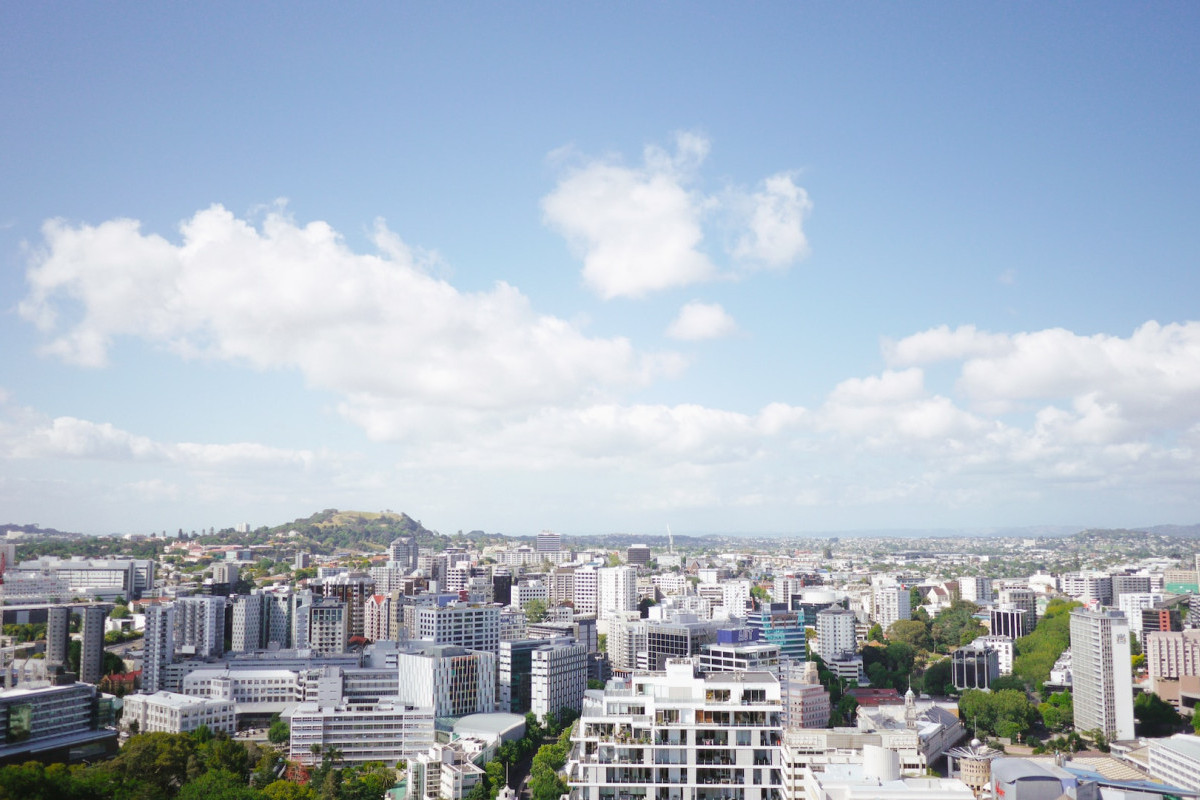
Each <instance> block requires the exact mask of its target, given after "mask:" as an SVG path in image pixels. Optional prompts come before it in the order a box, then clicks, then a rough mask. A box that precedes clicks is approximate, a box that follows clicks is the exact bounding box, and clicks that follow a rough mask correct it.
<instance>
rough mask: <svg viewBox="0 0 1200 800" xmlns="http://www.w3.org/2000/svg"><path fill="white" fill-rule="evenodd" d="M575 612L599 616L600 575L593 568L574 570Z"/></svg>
mask: <svg viewBox="0 0 1200 800" xmlns="http://www.w3.org/2000/svg"><path fill="white" fill-rule="evenodd" d="M574 583H575V612H576V613H578V614H596V615H597V616H599V599H600V598H599V593H600V573H599V571H598V570H597V569H596V568H595V567H580V568H579V569H577V570H575V575H574Z"/></svg>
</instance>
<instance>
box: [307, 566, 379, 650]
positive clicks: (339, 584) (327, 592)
mask: <svg viewBox="0 0 1200 800" xmlns="http://www.w3.org/2000/svg"><path fill="white" fill-rule="evenodd" d="M313 585H314V586H315V590H316V591H317V592H319V593H320V595H321V596H322V597H331V598H333V599H335V600H340V601H341V602H343V603H345V605H346V613H347V616H348V619H347V621H346V625H347V630H348V631H349V635H350V636H362V635H363V633H364V626H363V606H364V605H366V602H367V598H368V597H370V596H371V595H373V594H375V579H374V578H372V577H371V576H370V575H368V574H367V573H365V572H347V573H343V574H341V575H334V576H333V577H331V578H326V579H325V580H323V581H320V582H318V583H315V584H313Z"/></svg>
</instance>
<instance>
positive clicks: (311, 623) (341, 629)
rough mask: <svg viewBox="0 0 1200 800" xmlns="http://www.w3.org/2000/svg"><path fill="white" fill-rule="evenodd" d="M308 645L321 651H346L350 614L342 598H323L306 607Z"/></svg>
mask: <svg viewBox="0 0 1200 800" xmlns="http://www.w3.org/2000/svg"><path fill="white" fill-rule="evenodd" d="M305 611H306V612H307V614H306V616H307V617H308V626H307V627H308V646H309V647H311V648H312V649H313V650H316V651H318V652H321V653H344V652H345V651H346V643H347V642H348V641H349V639H350V619H349V617H350V614H349V611H348V610H347V609H346V604H345V603H343V602H342V601H340V600H331V599H329V598H322V599H320V600H317V601H315V602H314V603H313V604H312V605H311V606H309V607H308V608H307V609H305Z"/></svg>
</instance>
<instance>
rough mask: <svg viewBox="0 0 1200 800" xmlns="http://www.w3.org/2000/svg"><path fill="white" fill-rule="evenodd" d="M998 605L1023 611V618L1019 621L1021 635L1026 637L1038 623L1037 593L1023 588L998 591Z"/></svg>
mask: <svg viewBox="0 0 1200 800" xmlns="http://www.w3.org/2000/svg"><path fill="white" fill-rule="evenodd" d="M1000 605H1001V607H1010V608H1019V609H1021V610H1022V611H1024V612H1025V616H1024V617H1023V618H1022V619H1021V623H1022V625H1023V627H1022V629H1021V635H1022V636H1028V635H1029V634H1031V633H1033V629H1034V628H1036V627H1037V621H1038V611H1037V592H1035V591H1033V589H1030V588H1027V587H1024V586H1009V587H1007V588H1004V589H1001V590H1000Z"/></svg>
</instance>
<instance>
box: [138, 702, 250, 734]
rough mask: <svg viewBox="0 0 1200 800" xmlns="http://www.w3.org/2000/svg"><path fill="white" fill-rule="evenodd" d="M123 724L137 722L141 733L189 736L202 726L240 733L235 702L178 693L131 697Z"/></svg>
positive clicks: (230, 732)
mask: <svg viewBox="0 0 1200 800" xmlns="http://www.w3.org/2000/svg"><path fill="white" fill-rule="evenodd" d="M122 721H123V723H124V725H125V727H126V728H129V727H130V726H131V725H132V723H133V722H137V724H138V731H139V732H140V733H188V732H189V731H194V730H196V729H197V728H199V727H200V726H201V725H205V726H207V727H208V729H209V730H211V731H212V732H214V733H217V732H224V733H228V734H230V735H233V734H234V733H235V732H236V731H237V719H236V715H235V713H234V703H233V701H232V700H220V699H217V698H213V697H196V696H190V695H186V694H176V693H175V692H155V693H154V694H135V695H129V696H128V697H126V698H125V712H124V715H123V717H122Z"/></svg>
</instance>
